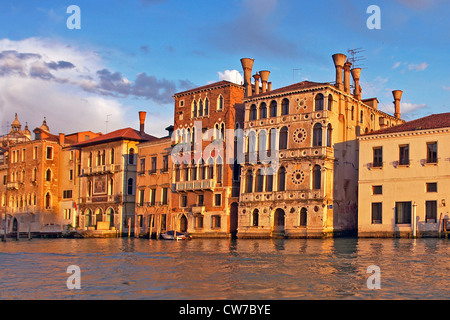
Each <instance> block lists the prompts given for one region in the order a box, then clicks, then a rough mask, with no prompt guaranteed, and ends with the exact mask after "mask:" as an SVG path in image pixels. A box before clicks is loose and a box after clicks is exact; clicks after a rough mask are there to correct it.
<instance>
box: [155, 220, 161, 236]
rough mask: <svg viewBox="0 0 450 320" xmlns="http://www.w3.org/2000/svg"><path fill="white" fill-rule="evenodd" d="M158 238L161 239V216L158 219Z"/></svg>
mask: <svg viewBox="0 0 450 320" xmlns="http://www.w3.org/2000/svg"><path fill="white" fill-rule="evenodd" d="M156 225H157V227H156V239H159V234H160V233H161V217H159V219H158V220H157V221H156Z"/></svg>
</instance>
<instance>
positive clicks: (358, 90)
mask: <svg viewBox="0 0 450 320" xmlns="http://www.w3.org/2000/svg"><path fill="white" fill-rule="evenodd" d="M351 73H352V77H353V81H354V82H355V90H353V96H354V97H355V99H357V100H361V86H360V85H359V78H360V77H361V68H353V69H352V70H351Z"/></svg>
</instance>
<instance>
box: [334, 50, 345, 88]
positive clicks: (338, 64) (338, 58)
mask: <svg viewBox="0 0 450 320" xmlns="http://www.w3.org/2000/svg"><path fill="white" fill-rule="evenodd" d="M345 59H347V56H346V55H345V54H342V53H336V54H333V62H334V67H335V68H336V84H335V86H336V88H338V89H339V90H344V85H343V83H342V70H343V68H344V63H345Z"/></svg>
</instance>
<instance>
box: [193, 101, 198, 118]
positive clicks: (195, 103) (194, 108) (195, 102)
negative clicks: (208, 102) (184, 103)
mask: <svg viewBox="0 0 450 320" xmlns="http://www.w3.org/2000/svg"><path fill="white" fill-rule="evenodd" d="M192 117H193V118H196V117H197V101H195V100H194V102H193V103H192Z"/></svg>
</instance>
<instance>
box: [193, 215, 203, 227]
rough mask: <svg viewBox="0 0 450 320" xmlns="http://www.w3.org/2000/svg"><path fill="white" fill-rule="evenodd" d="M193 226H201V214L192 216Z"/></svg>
mask: <svg viewBox="0 0 450 320" xmlns="http://www.w3.org/2000/svg"><path fill="white" fill-rule="evenodd" d="M194 228H203V216H201V215H196V216H195V217H194Z"/></svg>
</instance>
